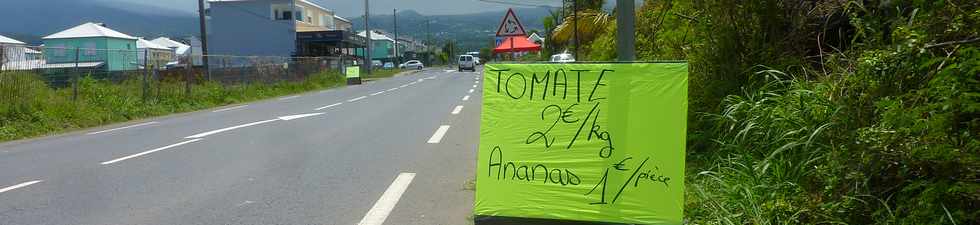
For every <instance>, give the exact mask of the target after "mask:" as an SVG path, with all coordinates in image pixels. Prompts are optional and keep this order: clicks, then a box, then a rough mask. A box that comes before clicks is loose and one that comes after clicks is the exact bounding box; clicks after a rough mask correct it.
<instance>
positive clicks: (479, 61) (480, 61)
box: [473, 56, 483, 65]
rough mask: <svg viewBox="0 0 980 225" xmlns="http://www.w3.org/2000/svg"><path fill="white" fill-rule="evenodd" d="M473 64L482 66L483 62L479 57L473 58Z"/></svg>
mask: <svg viewBox="0 0 980 225" xmlns="http://www.w3.org/2000/svg"><path fill="white" fill-rule="evenodd" d="M473 62H474V63H476V65H482V64H483V60H482V59H480V57H476V56H473Z"/></svg>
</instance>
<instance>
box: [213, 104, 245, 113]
mask: <svg viewBox="0 0 980 225" xmlns="http://www.w3.org/2000/svg"><path fill="white" fill-rule="evenodd" d="M247 106H248V105H240V106H235V107H229V108H224V109H219V110H214V111H211V112H224V111H228V110H236V109H241V108H245V107H247Z"/></svg>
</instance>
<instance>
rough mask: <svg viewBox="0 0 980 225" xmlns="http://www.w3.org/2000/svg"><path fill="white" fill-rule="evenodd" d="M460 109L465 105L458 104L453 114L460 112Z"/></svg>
mask: <svg viewBox="0 0 980 225" xmlns="http://www.w3.org/2000/svg"><path fill="white" fill-rule="evenodd" d="M459 111H463V106H461V105H457V106H456V108H455V109H453V115H456V114H459Z"/></svg>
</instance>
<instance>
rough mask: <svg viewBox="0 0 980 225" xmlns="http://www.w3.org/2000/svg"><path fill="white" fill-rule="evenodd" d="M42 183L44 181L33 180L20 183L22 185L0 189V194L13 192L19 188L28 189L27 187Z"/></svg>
mask: <svg viewBox="0 0 980 225" xmlns="http://www.w3.org/2000/svg"><path fill="white" fill-rule="evenodd" d="M41 181H43V180H32V181H28V182H24V183H20V184H17V185H14V186H10V187H5V188H3V189H0V193H4V192H8V191H12V190H14V189H17V188H22V187H27V186H30V185H32V184H36V183H41Z"/></svg>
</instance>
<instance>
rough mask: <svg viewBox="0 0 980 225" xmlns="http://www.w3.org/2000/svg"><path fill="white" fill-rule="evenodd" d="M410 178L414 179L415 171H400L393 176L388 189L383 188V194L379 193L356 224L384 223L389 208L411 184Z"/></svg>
mask: <svg viewBox="0 0 980 225" xmlns="http://www.w3.org/2000/svg"><path fill="white" fill-rule="evenodd" d="M412 179H415V173H401V174H398V177H396V178H395V181H393V182H391V185H390V186H388V190H385V193H384V194H381V198H379V199H378V201H377V202H375V203H374V207H371V210H369V211H368V212H367V214H365V215H364V218H363V219H361V222H359V223H357V224H358V225H381V224H384V222H385V219H387V218H388V214H389V213H391V210H392V209H394V208H395V205H396V204H398V200H399V199H401V197H402V194H404V193H405V190H406V189H408V185H410V184H412Z"/></svg>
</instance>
